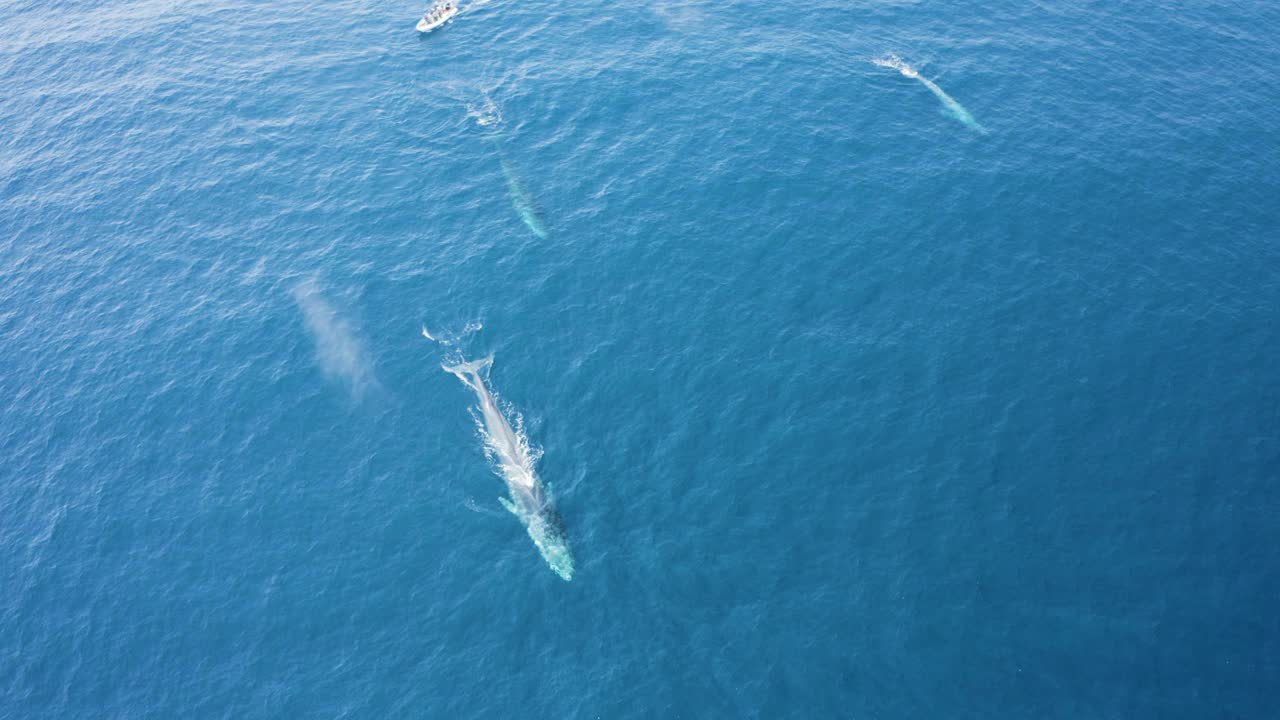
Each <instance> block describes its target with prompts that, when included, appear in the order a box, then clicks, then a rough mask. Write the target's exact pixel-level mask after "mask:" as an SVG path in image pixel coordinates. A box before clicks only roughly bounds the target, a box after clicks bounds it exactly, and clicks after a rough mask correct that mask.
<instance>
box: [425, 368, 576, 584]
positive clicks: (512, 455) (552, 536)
mask: <svg viewBox="0 0 1280 720" xmlns="http://www.w3.org/2000/svg"><path fill="white" fill-rule="evenodd" d="M492 364H493V356H492V355H491V356H489V357H487V358H483V359H480V360H475V361H472V362H463V363H460V364H458V365H442V366H441V367H443V368H444V369H445V370H447V371H448V372H451V373H453V374H454V375H456V376H457V377H458V379H459V380H461V381H462V382H463V384H464V385H466V386H467V387H469V388H471V390H472V392H474V393H475V394H476V399H477V400H478V401H479V405H478V408H477V409H478V418H477V423H478V425H479V426H480V432H481V435H482V436H483V437H484V442H485V450H486V451H487V453H488V455H489V457H490V459H491V460H492V461H493V463H494V465H495V466H496V467H495V471H496V472H497V473H498V474H499V475H500V476H501V477H502V479H503V481H505V482H506V484H507V492H508V495H509V497H506V498H499V502H501V503H502V506H503V507H505V508H506V509H507V510H508V511H509V512H510V513H511V514H512V515H515V516H516V517H517V518H518V519H519V520H520V522H521V523H522V524H523V525H524V527H525V530H526V531H527V532H528V533H529V538H530V539H531V540H533V544H534V545H536V546H537V548H538V552H539V553H541V554H542V559H543V560H546V561H547V565H548V566H550V567H551V569H552V570H553V571H554V572H555V573H556V574H557V575H559V576H560V577H561V578H564V579H565V580H566V581H568V580H572V579H573V553H572V551H571V550H570V549H569V540H568V534H567V532H566V531H565V527H564V522H563V520H561V518H560V513H558V512H557V511H556V509H555V505H554V504H552V502H551V498H550V496H549V495H548V493H547V491H546V490H545V489H544V488H543V487H542V483H541V482H540V481H539V480H538V476H537V473H536V472H535V471H534V464H535V463H536V461H537V454H536V453H534V452H533V451H532V450H530V448H529V441H528V438H526V437H525V436H524V434H523V433H521V432H517V431H516V429H515V428H513V427H511V423H510V422H508V421H507V416H506V415H505V414H503V412H502V409H501V408H499V407H498V402H497V400H496V399H495V398H494V396H493V393H492V392H490V391H489V386H488V384H487V383H486V381H485V376H487V375H488V369H489V367H490V366H492Z"/></svg>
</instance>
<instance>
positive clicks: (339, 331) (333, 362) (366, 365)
mask: <svg viewBox="0 0 1280 720" xmlns="http://www.w3.org/2000/svg"><path fill="white" fill-rule="evenodd" d="M292 294H293V299H294V301H295V302H297V303H298V309H300V310H301V311H302V319H303V321H304V322H305V324H306V326H307V332H308V334H310V335H311V340H312V342H313V343H314V344H315V348H316V359H317V360H319V362H320V369H321V370H323V371H324V374H325V375H327V376H329V377H331V378H335V379H337V380H339V381H341V382H343V383H344V384H346V386H347V388H348V390H350V392H351V395H352V396H353V397H354V398H356V399H357V400H359V399H361V398H363V397H364V396H365V395H366V394H367V393H368V392H370V391H372V390H376V389H377V388H378V379H377V377H376V376H375V374H374V369H373V361H372V360H371V359H370V358H369V353H368V352H367V351H366V350H365V347H364V343H363V342H361V340H360V336H359V331H358V329H357V328H356V326H355V325H353V324H352V323H351V321H350V320H348V319H346V318H344V317H343V316H342V315H341V314H340V313H339V312H338V311H337V310H335V309H334V307H333V306H332V305H330V304H329V302H328V301H327V300H325V298H324V296H323V295H322V294H321V293H320V289H319V287H317V286H316V284H315V281H307V282H304V283H301V284H299V285H297V286H295V287H294V288H293V290H292Z"/></svg>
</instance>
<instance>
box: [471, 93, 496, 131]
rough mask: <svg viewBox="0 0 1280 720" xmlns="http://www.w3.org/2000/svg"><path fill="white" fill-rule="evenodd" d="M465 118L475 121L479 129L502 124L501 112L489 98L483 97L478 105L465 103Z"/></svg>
mask: <svg viewBox="0 0 1280 720" xmlns="http://www.w3.org/2000/svg"><path fill="white" fill-rule="evenodd" d="M467 117H468V118H471V119H473V120H475V121H476V125H479V126H480V127H491V126H497V125H500V124H501V123H502V111H500V110H499V109H498V106H497V105H495V104H494V102H493V100H492V99H491V98H490V97H489V96H487V95H486V96H485V98H484V102H483V103H481V104H480V105H475V104H473V103H467Z"/></svg>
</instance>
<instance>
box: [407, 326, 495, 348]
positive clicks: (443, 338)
mask: <svg viewBox="0 0 1280 720" xmlns="http://www.w3.org/2000/svg"><path fill="white" fill-rule="evenodd" d="M483 329H484V323H481V322H476V321H472V322H469V323H467V324H466V326H465V327H463V328H462V332H460V333H456V334H455V333H446V332H442V331H440V330H436V334H435V335H432V334H431V331H430V330H428V329H427V326H426V325H423V326H422V337H424V338H426V339H428V340H430V341H431V342H434V343H439V344H441V345H445V346H450V347H452V346H453V344H454V343H456V342H458V341H459V340H461V339H463V338H465V337H466V336H468V335H470V334H471V333H474V332H479V331H480V330H483Z"/></svg>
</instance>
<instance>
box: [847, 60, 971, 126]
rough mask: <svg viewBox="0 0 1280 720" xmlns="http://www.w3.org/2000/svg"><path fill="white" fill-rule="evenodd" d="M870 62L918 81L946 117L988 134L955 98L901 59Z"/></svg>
mask: <svg viewBox="0 0 1280 720" xmlns="http://www.w3.org/2000/svg"><path fill="white" fill-rule="evenodd" d="M871 62H872V64H875V65H879V66H880V67H887V68H893V69H894V70H897V71H898V72H900V73H902V74H903V75H905V76H906V77H909V78H912V79H915V80H919V81H920V83H921V84H922V85H924V86H925V87H926V88H928V89H929V92H931V93H933V95H934V97H936V98H938V100H939V101H941V102H942V106H943V107H944V108H945V109H946V112H947V114H948V115H950V116H951V117H953V118H955V119H956V120H959V121H960V122H961V123H963V124H964V125H965V127H967V128H969V129H970V130H973V131H975V132H977V133H980V134H982V135H986V134H987V133H988V130H987V129H986V128H985V127H983V126H982V124H981V123H979V122H978V121H977V119H976V118H974V117H973V115H972V114H971V113H970V112H969V111H968V110H966V109H965V108H964V106H963V105H961V104H960V103H959V102H957V101H956V99H955V98H953V97H951V96H950V95H948V94H947V93H946V91H945V90H943V89H942V88H940V87H938V84H937V83H935V82H933V81H932V80H930V79H929V78H926V77H924V76H922V75H921V74H920V72H919V71H918V70H916V69H915V68H913V67H911V66H910V65H908V64H907V63H906V62H905V61H903V60H902V58H900V57H898V56H897V55H894V54H892V53H890V54H888V55H885V56H883V57H878V58H872V60H871Z"/></svg>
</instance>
